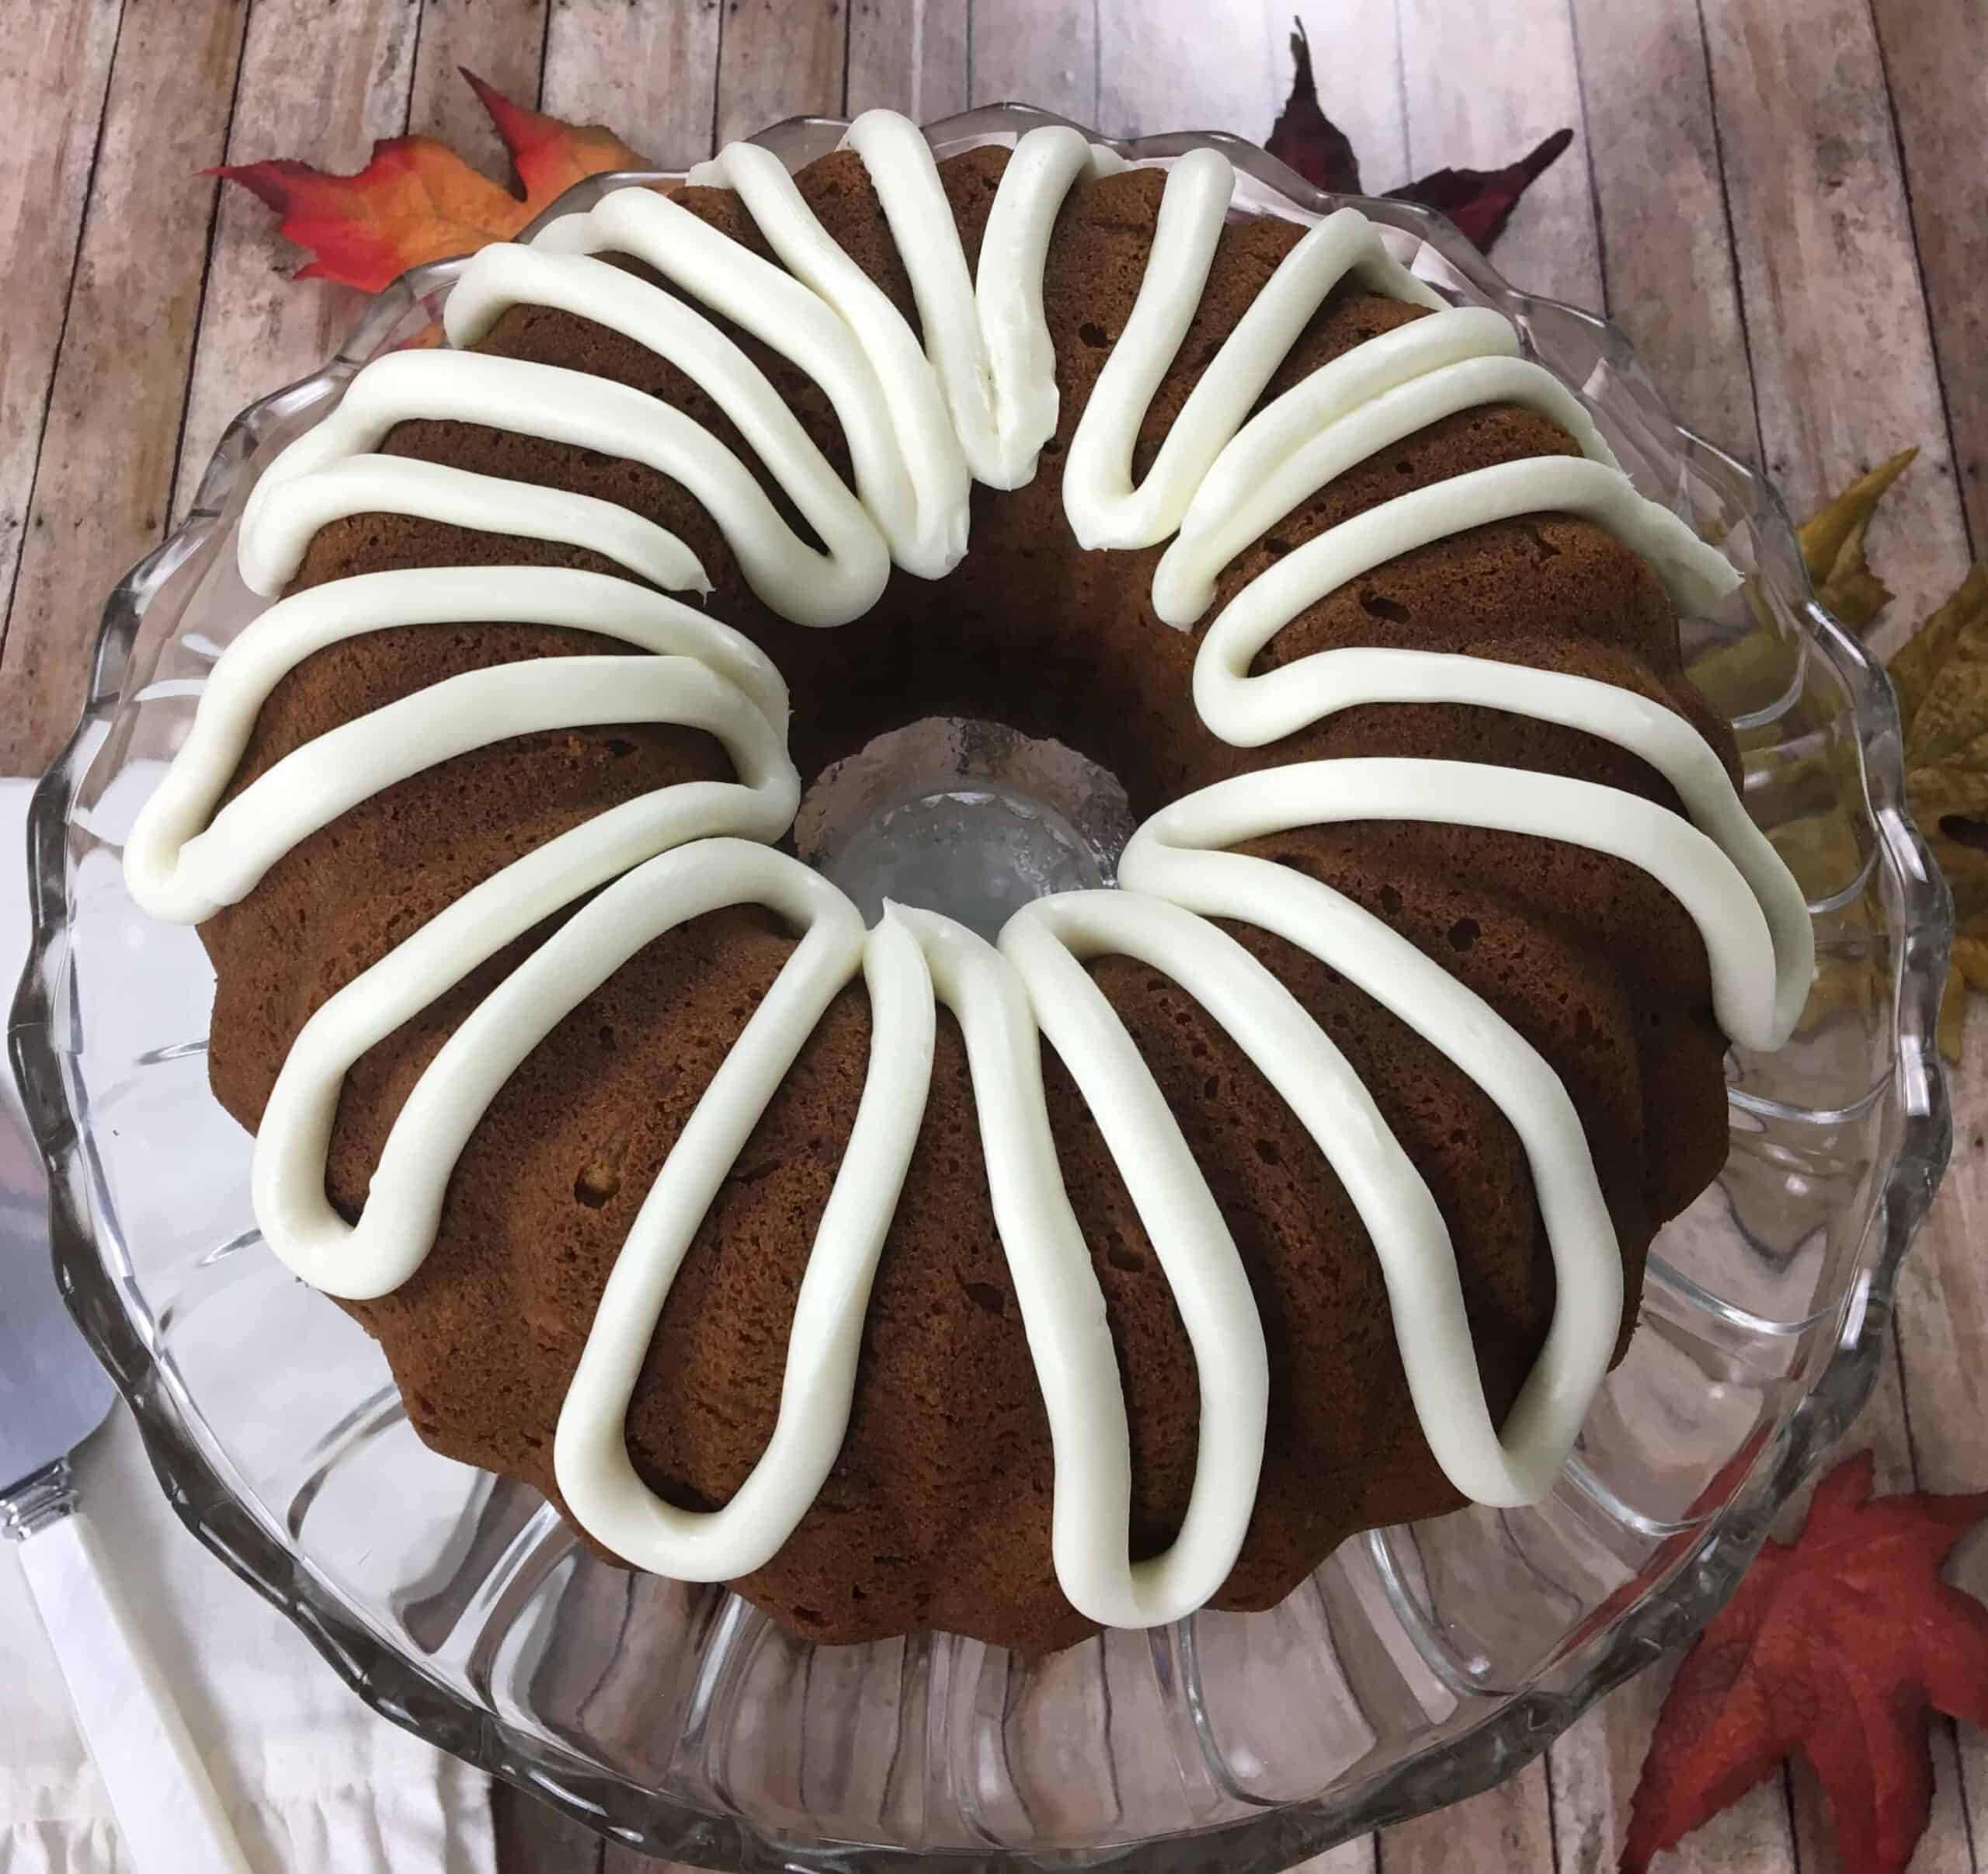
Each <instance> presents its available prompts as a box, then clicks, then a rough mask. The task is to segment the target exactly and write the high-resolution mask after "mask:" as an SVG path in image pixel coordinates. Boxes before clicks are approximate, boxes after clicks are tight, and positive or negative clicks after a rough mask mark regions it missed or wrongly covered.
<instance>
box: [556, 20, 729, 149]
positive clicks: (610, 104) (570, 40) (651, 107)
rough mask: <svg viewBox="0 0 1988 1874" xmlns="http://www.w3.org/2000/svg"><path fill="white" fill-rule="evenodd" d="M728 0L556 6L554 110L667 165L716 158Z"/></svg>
mask: <svg viewBox="0 0 1988 1874" xmlns="http://www.w3.org/2000/svg"><path fill="white" fill-rule="evenodd" d="M540 96H541V97H542V99H543V100H544V109H545V110H548V111H551V112H552V113H554V115H555V116H561V117H570V118H576V119H581V120H598V121H599V122H600V123H606V124H611V125H612V126H613V127H614V128H615V129H616V130H619V131H620V134H622V136H623V137H625V138H627V141H628V142H629V143H631V144H633V145H634V148H637V149H638V150H640V151H642V153H643V154H644V155H646V156H648V157H649V158H651V159H652V161H654V162H655V163H656V164H657V165H659V167H661V168H663V169H686V168H687V167H688V166H689V165H690V164H692V163H693V162H700V161H701V160H702V159H703V158H705V157H707V156H708V155H710V154H711V130H712V125H713V123H714V110H715V104H716V99H717V96H718V0H666V3H662V4H657V5H644V6H631V5H629V4H628V0H552V12H551V18H550V19H548V20H547V23H546V37H545V75H544V85H543V89H542V91H541V93H540Z"/></svg>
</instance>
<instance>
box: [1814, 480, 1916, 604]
mask: <svg viewBox="0 0 1988 1874" xmlns="http://www.w3.org/2000/svg"><path fill="white" fill-rule="evenodd" d="M1918 453H1919V451H1918V450H1917V449H1916V448H1914V449H1901V450H1899V452H1898V454H1896V455H1895V456H1893V457H1892V458H1891V460H1890V461H1888V462H1881V463H1879V464H1878V466H1877V467H1876V468H1874V469H1872V471H1870V473H1869V474H1868V475H1859V476H1858V478H1857V479H1856V480H1855V481H1854V482H1851V485H1849V487H1847V488H1845V489H1844V491H1843V492H1842V493H1841V494H1840V495H1837V498H1836V499H1834V500H1833V501H1832V502H1829V503H1828V504H1827V505H1826V506H1824V507H1823V508H1822V509H1820V510H1819V512H1817V513H1815V514H1813V515H1812V516H1810V517H1809V519H1808V520H1806V522H1804V523H1802V530H1801V535H1800V538H1801V541H1802V560H1803V562H1805V563H1806V565H1807V567H1808V568H1809V582H1810V583H1811V584H1812V586H1814V587H1815V589H1816V597H1817V598H1819V599H1820V600H1822V602H1823V604H1824V605H1826V606H1827V607H1829V609H1830V611H1831V612H1833V614H1835V615H1836V616H1837V617H1838V618H1840V619H1841V620H1842V621H1843V622H1844V624H1847V625H1848V626H1849V627H1850V628H1851V630H1852V631H1859V632H1861V631H1864V630H1865V629H1866V628H1868V626H1869V625H1870V624H1871V622H1872V620H1873V619H1875V617H1877V615H1878V614H1879V612H1881V611H1882V610H1884V608H1885V605H1886V604H1887V603H1889V600H1890V598H1891V596H1892V595H1891V590H1890V589H1889V587H1888V586H1886V585H1885V583H1884V582H1883V581H1882V579H1879V578H1878V576H1877V575H1875V573H1873V572H1872V571H1871V569H1870V568H1869V566H1868V565H1867V564H1866V563H1865V556H1864V539H1865V534H1867V533H1868V531H1869V530H1870V526H1871V519H1872V516H1873V515H1874V514H1875V513H1877V511H1878V504H1879V502H1881V501H1882V499H1884V496H1885V490H1886V489H1887V488H1889V487H1890V486H1891V485H1892V483H1893V482H1896V480H1897V479H1898V478H1899V476H1900V475H1903V474H1904V473H1905V471H1906V469H1907V468H1909V467H1910V465H1911V462H1912V458H1913V457H1914V456H1916V455H1917V454H1918Z"/></svg>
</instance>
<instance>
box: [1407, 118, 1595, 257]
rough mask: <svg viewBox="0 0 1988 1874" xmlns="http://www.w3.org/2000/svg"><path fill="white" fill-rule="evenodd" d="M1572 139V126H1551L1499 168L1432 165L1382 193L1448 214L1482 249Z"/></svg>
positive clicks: (1499, 230) (1481, 250) (1500, 230)
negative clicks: (1527, 151)
mask: <svg viewBox="0 0 1988 1874" xmlns="http://www.w3.org/2000/svg"><path fill="white" fill-rule="evenodd" d="M1573 140H1574V133H1573V131H1572V130H1555V132H1554V133H1553V134H1552V136H1550V137H1548V138H1546V140H1545V141H1544V142H1542V143H1541V144H1539V146H1538V148H1536V149H1534V150H1533V151H1531V153H1530V154H1529V155H1524V156H1521V158H1519V159H1518V161H1517V162H1514V163H1507V165H1505V167H1504V168H1503V169H1434V170H1431V171H1430V173H1429V174H1428V175H1427V176H1423V178H1422V179H1421V180H1420V181H1419V182H1413V183H1409V184H1408V185H1407V186H1406V187H1405V188H1401V189H1389V190H1388V195H1389V196H1390V197H1391V198H1392V200H1395V201H1398V202H1420V203H1421V204H1422V206H1423V207H1425V208H1434V209H1436V210H1438V211H1439V212H1440V213H1441V214H1446V215H1448V217H1450V219H1451V221H1454V222H1455V223H1456V224H1457V226H1458V228H1461V230H1462V231H1463V232H1464V235H1465V238H1467V239H1468V240H1469V241H1471V242H1472V243H1473V244H1474V245H1475V246H1476V247H1477V248H1478V249H1479V251H1480V252H1483V253H1486V254H1488V253H1489V252H1490V251H1491V243H1492V242H1494V241H1495V240H1496V239H1497V238H1498V237H1499V235H1500V234H1502V233H1503V231H1504V227H1505V224H1506V223H1507V221H1510V219H1511V215H1512V210H1514V208H1516V207H1517V206H1518V205H1519V198H1520V196H1522V195H1524V193H1525V192H1526V190H1527V189H1529V188H1531V186H1532V185H1533V183H1534V182H1536V181H1537V180H1538V179H1539V177H1540V176H1541V174H1543V173H1544V172H1545V171H1546V170H1547V169H1548V168H1550V167H1551V166H1552V163H1553V161H1554V159H1555V158H1556V157H1558V156H1559V154H1560V152H1561V151H1562V150H1564V149H1565V148H1566V147H1567V145H1568V144H1570V143H1572V142H1573Z"/></svg>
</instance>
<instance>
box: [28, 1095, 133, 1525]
mask: <svg viewBox="0 0 1988 1874" xmlns="http://www.w3.org/2000/svg"><path fill="white" fill-rule="evenodd" d="M4 1071H5V1070H4V1069H0V1073H4ZM6 1082H7V1083H6V1084H5V1085H4V1086H0V1497H4V1496H5V1494H6V1493H7V1492H8V1491H9V1490H10V1489H11V1488H12V1486H14V1485H16V1484H17V1483H22V1482H23V1481H24V1480H25V1479H27V1478H29V1477H30V1476H33V1474H34V1473H35V1472H36V1471H38V1470H40V1469H43V1467H44V1466H45V1465H50V1464H52V1463H54V1461H55V1460H56V1459H57V1458H61V1457H65V1456H67V1455H68V1453H69V1452H71V1451H73V1450H75V1448H76V1447H77V1446H78V1445H80V1444H82V1441H83V1440H84V1439H85V1438H88V1437H89V1434H91V1433H92V1431H96V1428H97V1427H98V1426H99V1425H100V1424H103V1420H104V1417H105V1416H106V1413H109V1410H110V1407H111V1403H112V1402H113V1400H114V1399H116V1396H117V1393H116V1389H115V1388H114V1387H113V1386H112V1385H111V1383H110V1375H109V1374H107V1373H106V1372H104V1370H103V1368H102V1367H101V1366H99V1365H98V1364H97V1359H96V1355H95V1354H92V1352H91V1351H90V1350H89V1346H88V1345H87V1344H85V1341H84V1340H83V1337H82V1335H81V1334H80V1333H78V1332H77V1330H76V1324H75V1323H74V1322H73V1321H71V1319H69V1311H68V1309H67V1308H65V1307H64V1306H63V1303H62V1297H61V1294H60V1293H59V1292H57V1288H56V1286H55V1271H54V1265H53V1264H51V1263H50V1260H49V1253H48V1208H47V1194H48V1187H47V1182H46V1180H44V1179H43V1175H42V1169H41V1155H40V1153H39V1152H38V1151H37V1150H36V1147H35V1144H34V1141H33V1139H31V1138H30V1136H29V1134H28V1130H27V1122H26V1119H25V1118H24V1117H23V1114H22V1113H21V1111H20V1109H19V1106H18V1105H17V1104H16V1094H15V1092H14V1089H13V1087H12V1076H10V1075H9V1076H6Z"/></svg>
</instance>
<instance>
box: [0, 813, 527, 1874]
mask: <svg viewBox="0 0 1988 1874" xmlns="http://www.w3.org/2000/svg"><path fill="white" fill-rule="evenodd" d="M28 792H29V784H28V783H26V782H25V781H0V984H4V985H5V986H6V988H7V989H8V990H9V991H11V988H12V984H13V982H14V981H15V979H16V976H17V975H18V974H19V970H20V967H21V964H22V961H23V958H24V956H25V953H26V917H27V913H26V871H25V867H24V865H23V860H22V858H21V857H20V856H19V855H21V854H22V852H23V826H24V824H25V819H26V809H27V798H28ZM4 1000H5V997H4V996H0V1003H4ZM6 1092H7V1093H8V1094H9V1095H11V1093H12V1088H11V1087H9V1088H7V1089H6ZM77 1469H78V1479H79V1481H80V1483H81V1485H82V1500H83V1502H84V1503H85V1505H86V1506H87V1508H88V1511H89V1518H90V1522H91V1525H92V1529H93V1531H94V1532H95V1534H96V1538H97V1546H98V1549H99V1551H100V1552H101V1553H102V1554H103V1556H104V1557H105V1559H106V1563H107V1565H108V1566H109V1568H110V1570H112V1573H113V1588H114V1589H116V1591H120V1593H121V1594H122V1595H123V1598H124V1600H125V1602H126V1605H127V1606H129V1605H134V1603H135V1602H136V1601H137V1597H136V1596H135V1595H134V1593H133V1592H132V1590H133V1588H134V1587H139V1586H141V1587H142V1594H143V1601H142V1605H144V1607H145V1608H147V1610H148V1612H147V1615H146V1618H145V1620H144V1630H145V1634H146V1638H147V1639H148V1642H149V1643H150V1645H151V1648H152V1650H153V1653H154V1654H155V1657H156V1658H157V1660H158V1664H159V1666H160V1667H161V1669H162V1672H163V1674H164V1676H165V1680H166V1681H167V1683H168V1684H169V1685H171V1686H172V1688H173V1691H174V1695H175V1696H176V1698H177V1700H178V1701H179V1707H180V1710H181V1712H182V1716H184V1717H185V1719H186V1725H187V1729H188V1730H189V1731H190V1732H191V1733H192V1735H193V1740H194V1742H195V1743H196V1744H197V1745H198V1747H199V1748H200V1754H201V1756H202V1758H203V1761H205V1763H206V1764H207V1770H208V1773H209V1775H210V1776H211V1777H212V1778H213V1779H214V1786H215V1789H217V1791H218V1792H219V1794H220V1796H221V1801H222V1803H223V1804H224V1806H226V1808H227V1809H228V1813H229V1815H230V1817H231V1820H232V1821H233V1823H234V1824H235V1830H236V1832H237V1834H238V1835H239V1836H240V1837H241V1841H242V1848H243V1851H244V1852H245V1854H246V1855H247V1856H248V1860H249V1862H250V1865H252V1867H254V1868H255V1869H256V1870H257V1871H258V1874H376V1871H377V1874H489V1871H490V1870H492V1869H494V1868H495V1865H496V1851H495V1844H494V1843H493V1841H492V1833H491V1823H490V1799H489V1785H488V1779H487V1778H485V1776H484V1775H483V1774H482V1772H481V1771H476V1770H472V1769H471V1768H470V1767H469V1766H468V1765H467V1764H464V1763H461V1762H459V1761H457V1760H456V1759H455V1758H451V1757H446V1756H444V1755H443V1754H442V1753H440V1751H436V1750H433V1749H432V1748H430V1747H429V1746H428V1745H426V1744H422V1743H421V1742H419V1740H416V1739H415V1738H414V1737H410V1736H409V1735H408V1733H406V1732H405V1731H403V1730H400V1729H399V1728H398V1726H394V1725H391V1724H389V1723H387V1721H386V1720H385V1719H383V1718H378V1717H376V1716H374V1714H373V1713H372V1712H370V1711H369V1710H368V1709H367V1708H366V1706H365V1705H363V1704H362V1703H361V1702H360V1701H359V1699H358V1698H356V1697H355V1696H353V1694H352V1693H351V1692H349V1691H347V1690H346V1688H345V1686H344V1685H342V1684H341V1683H340V1682H339V1680H338V1678H336V1677H335V1675H334V1674H333V1673H332V1670H331V1668H330V1667H328V1666H327V1665H326V1664H325V1663H324V1662H323V1661H322V1660H321V1659H319V1657H318V1655H317V1653H315V1651H314V1650H312V1649H311V1646H310V1645H309V1643H308V1642H307V1641H306V1640H305V1639H304V1637H303V1636H302V1635H301V1633H299V1632H297V1630H296V1629H295V1628H294V1627H293V1626H291V1625H290V1622H288V1621H287V1620H286V1619H285V1618H283V1616H282V1615H280V1614H278V1613H277V1612H276V1611H275V1609H274V1608H271V1607H270V1606H269V1605H267V1603H266V1602H265V1601H263V1600H262V1598H260V1596H259V1595H257V1594H255V1593H254V1592H252V1591H251V1590H250V1589H248V1588H247V1587H244V1586H243V1585H242V1584H241V1583H240V1582H239V1581H238V1580H236V1579H235V1577H234V1576H233V1575H231V1574H230V1573H228V1570H227V1569H225V1568H224V1566H222V1565H221V1563H220V1562H218V1561H217V1560H216V1559H215V1558H214V1556H211V1555H210V1554H209V1553H208V1552H207V1550H206V1549H203V1548H202V1547H201V1546H200V1544H199V1543H198V1542H196V1541H195V1540H194V1539H193V1537H192V1536H191V1535H188V1534H187V1532H186V1531H185V1530H184V1529H183V1528H181V1526H180V1525H179V1522H178V1521H177V1520H176V1518H174V1516H173V1514H172V1511H170V1510H169V1509H168V1508H167V1507H166V1504H165V1497H164V1496H163V1494H162V1493H161V1491H160V1490H159V1487H158V1483H157V1482H156V1481H155V1479H154V1478H153V1476H152V1473H151V1466H150V1465H149V1464H148V1462H146V1459H145V1456H144V1451H143V1448H142V1447H141V1445H140V1442H139V1439H138V1434H137V1428H136V1427H135V1426H134V1424H132V1422H131V1420H130V1415H129V1413H127V1411H126V1410H124V1408H123V1406H122V1405H120V1406H118V1407H117V1408H116V1410H115V1412H114V1413H113V1415H112V1417H111V1420H110V1422H109V1424H107V1425H106V1427H104V1429H103V1431H100V1432H99V1433H98V1434H96V1437H94V1438H92V1439H91V1440H90V1441H89V1443H88V1444H87V1445H85V1447H84V1448H83V1449H82V1452H80V1453H79V1454H78V1460H77ZM131 1868H132V1862H131V1861H130V1857H129V1855H127V1853H126V1851H125V1850H124V1848H123V1844H121V1843H120V1841H119V1840H118V1837H117V1832H116V1824H114V1823H113V1820H111V1814H110V1806H109V1800H108V1799H107V1798H106V1796H105V1794H104V1791H103V1785H102V1784H101V1783H100V1782H99V1780H98V1778H97V1775H96V1771H95V1770H94V1768H92V1766H91V1764H90V1762H89V1758H88V1757H87V1755H86V1754H85V1751H84V1749H83V1746H82V1740H81V1739H80V1738H79V1737H78V1736H77V1734H76V1730H75V1724H74V1723H73V1722H72V1721H71V1717H70V1715H69V1707H68V1698H67V1695H66V1694H65V1692H64V1689H63V1684H62V1677H61V1671H60V1669H59V1668H58V1667H57V1664H56V1661H55V1656H54V1653H53V1652H52V1651H50V1647H49V1644H48V1637H47V1634H46V1633H45V1632H43V1629H42V1625H41V1622H40V1617H39V1616H38V1615H37V1614H36V1609H35V1605H34V1602H33V1600H32V1599H31V1598H30V1596H29V1594H28V1590H27V1584H26V1581H25V1580H23V1577H22V1573H21V1565H20V1562H19V1559H18V1556H17V1555H16V1551H15V1549H14V1547H13V1545H12V1544H11V1543H7V1542H0V1874H130V1870H131ZM188 1874H199V1871H197V1870H193V1869H189V1870H188Z"/></svg>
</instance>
